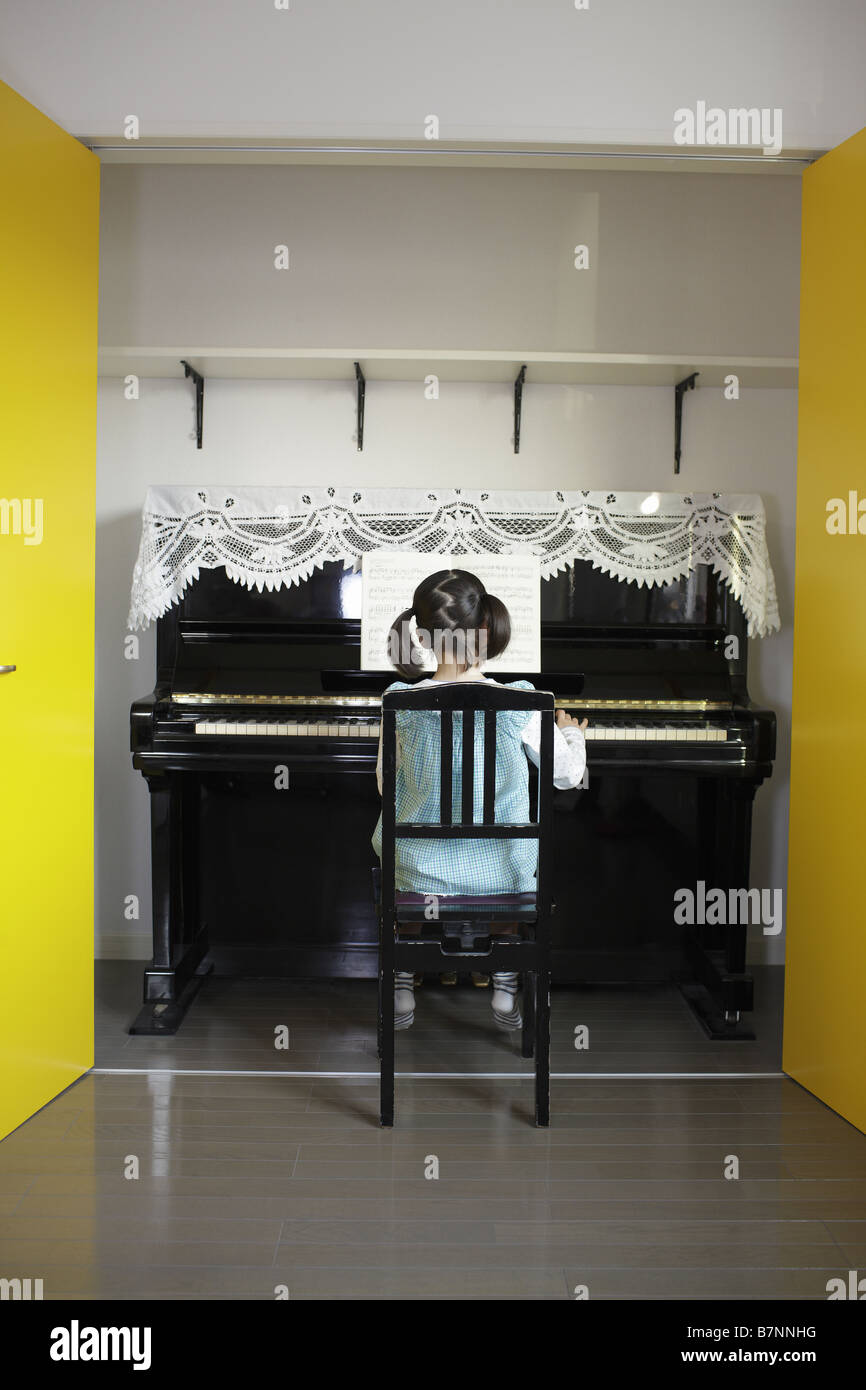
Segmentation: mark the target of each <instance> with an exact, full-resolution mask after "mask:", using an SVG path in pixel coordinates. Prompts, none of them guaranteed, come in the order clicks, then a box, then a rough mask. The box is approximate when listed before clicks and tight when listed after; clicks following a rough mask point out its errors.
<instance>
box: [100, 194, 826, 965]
mask: <svg viewBox="0 0 866 1390" xmlns="http://www.w3.org/2000/svg"><path fill="white" fill-rule="evenodd" d="M103 172H104V204H103V229H102V257H103V262H102V280H101V314H102V326H101V332H100V341H101V343H103V344H104V345H112V346H116V345H120V344H128V345H134V344H138V345H146V346H151V345H155V344H159V343H173V344H178V345H183V344H189V345H213V346H218V345H225V346H230V345H238V346H244V345H246V346H254V345H258V346H267V345H271V346H299V345H306V346H316V347H322V346H329V345H332V346H335V345H340V344H343V343H345V344H347V345H348V346H352V345H355V344H362V345H363V346H366V347H376V346H381V347H400V346H406V347H408V346H413V347H443V348H444V347H449V346H451V347H479V348H482V347H488V348H512V347H513V348H520V347H524V348H526V349H527V350H529V349H532V348H535V349H538V350H543V349H544V348H550V349H555V348H559V349H562V350H575V351H577V350H589V349H592V348H596V349H598V350H602V351H630V350H633V351H644V352H679V351H682V352H684V353H685V354H689V353H705V354H724V353H737V354H745V355H750V354H777V355H780V356H794V355H796V349H797V344H796V323H797V308H798V283H799V281H798V275H799V260H798V258H799V184H798V182H797V181H795V180H793V179H780V178H772V179H771V178H767V179H764V178H759V177H754V176H752V177H726V176H706V175H701V176H692V175H677V176H658V175H651V174H622V175H617V174H602V175H591V174H572V173H558V174H537V173H535V172H533V173H531V174H525V173H522V172H519V171H513V172H510V173H507V172H505V171H498V170H497V171H480V172H478V173H475V174H469V173H468V172H467V171H464V170H460V171H446V170H431V171H426V170H425V171H419V170H402V171H401V170H375V171H369V172H365V171H358V170H340V169H328V170H324V169H314V170H310V169H286V168H280V169H238V168H225V167H221V168H211V169H202V168H191V169H179V168H143V169H137V170H131V169H128V168H120V167H111V168H106V169H105V170H104V171H103ZM596 224H597V228H598V231H597V256H596V270H595V272H594V276H593V278H592V280H591V281H590V280H587V281H586V282H585V283H581V282H580V276H579V275H578V273H577V272H575V271H573V270H572V269H571V266H570V259H569V257H568V249H569V248H570V246H572V245H573V244H574V241H575V240H580V239H584V238H583V237H581V236H580V235H575V227H576V226H578V228H579V231H582V230H583V228H585V227H586V226H590V227H594V226H595V225H596ZM280 241H287V242H288V243H289V245H290V247H291V248H292V256H293V263H292V264H293V268H292V270H291V271H289V272H288V273H287V274H286V276H284V277H283V279H282V280H281V279H279V278H278V277H277V273H276V272H274V271H273V270H272V269H271V268H270V267H271V259H270V258H271V248H272V247H273V245H274V244H276V243H277V242H280ZM672 395H673V393H672V392H671V391H669V390H667V389H664V390H663V389H655V388H643V387H641V388H637V387H605V388H596V387H592V388H577V387H553V386H549V387H540V386H533V385H532V383H531V380H530V381H529V384H528V386H527V389H526V392H525V395H524V412H523V432H522V440H521V453H520V455H519V456H517V457H515V455H514V454H513V452H512V446H511V442H510V436H511V399H510V392H509V389H508V387H503V386H497V385H490V384H486V385H485V384H480V385H471V384H462V385H454V386H448V385H447V384H445V385H443V389H442V393H441V397H440V399H439V400H438V401H437V402H430V401H427V400H425V399H424V395H423V391H422V386H421V380H420V379H419V382H418V383H411V382H409V383H384V384H381V383H375V382H372V383H370V384H369V386H368V390H367V411H366V431H365V444H364V451H363V453H362V454H358V452H357V449H356V446H355V441H354V437H353V435H354V395H353V389H352V386H351V385H350V383H349V382H346V383H345V384H343V383H335V382H329V383H324V382H307V383H303V382H262V381H253V382H236V381H210V382H209V383H208V385H207V388H206V392H205V435H204V437H205V447H204V449H203V450H202V451H201V452H198V451H197V450H196V448H195V441H194V438H193V437H192V427H193V412H192V390H191V387H190V385H189V383H187V382H186V381H184V380H183V377H182V375H181V376H179V377H178V378H177V379H176V380H166V379H160V380H157V381H144V382H143V383H142V396H141V399H140V400H139V401H137V402H130V401H126V400H124V398H123V393H122V385H121V382H120V381H119V380H109V379H103V380H102V381H101V383H100V396H99V465H98V498H97V521H98V532H97V534H98V541H97V768H96V778H97V951H98V953H99V954H101V955H106V956H113V955H139V956H144V955H146V954H147V953H148V952H147V942H148V939H149V938H148V934H147V930H146V926H145V925H144V924H146V923H147V921H148V920H149V914H150V898H149V883H148V865H149V842H148V822H147V815H148V795H147V791H146V788H145V786H144V783H143V780H142V779H141V778H140V777H139V776H138V774H134V773H133V772H132V770H131V766H130V758H129V752H128V713H129V704H130V702H131V701H132V700H133V699H134V698H135V697H136V696H139V695H142V694H144V693H145V692H146V691H148V690H150V689H151V688H152V686H153V683H154V679H155V672H154V641H153V629H151V630H149V631H148V632H147V633H145V634H143V636H142V637H141V646H140V656H139V659H138V660H137V661H127V660H125V659H124V648H123V643H124V637H125V633H126V626H125V624H126V614H127V609H128V599H129V582H130V577H131V571H132V565H133V561H134V558H135V553H136V549H137V542H138V518H139V515H140V510H141V503H142V500H143V495H144V490H145V488H146V486H147V484H148V483H151V482H189V483H195V482H206V483H229V484H231V483H237V482H238V481H239V480H243V481H245V482H247V483H263V484H267V483H280V482H282V483H303V482H306V481H310V480H315V481H317V482H322V481H326V480H327V481H331V482H334V483H337V484H340V483H351V482H356V481H357V482H363V483H365V484H368V485H375V484H379V485H394V484H405V483H406V482H407V481H410V482H412V483H416V484H419V485H423V484H425V483H429V484H430V485H438V486H464V487H473V486H477V487H482V486H483V487H487V486H490V487H502V488H509V487H518V486H526V485H527V483H528V484H529V485H530V486H532V487H538V488H546V487H556V486H565V487H569V488H577V487H588V488H596V487H608V486H610V487H620V488H631V487H633V488H643V487H647V488H656V489H663V490H678V489H679V488H680V487H682V488H683V490H684V491H685V490H692V489H694V490H701V489H719V490H742V491H756V492H760V493H761V494H762V496H763V497H764V501H765V505H766V508H767V514H768V521H769V543H770V551H771V555H772V558H773V562H774V566H775V571H776V578H777V583H778V587H779V598H780V606H781V610H782V615H783V630H782V632H781V633H779V634H778V635H776V636H774V637H770V638H767V639H764V641H762V642H756V643H754V644H753V645H752V657H751V660H752V678H751V693H752V696H753V698H755V699H760V700H762V701H764V702H766V703H767V704H769V705H771V706H772V707H773V708H774V709H776V711H777V713H778V716H779V756H778V761H777V764H776V768H775V774H774V776H773V778H772V780H771V782H770V783H769V784H767V786H766V787H764V788H763V789H762V790H761V791H759V793H758V797H757V806H756V827H755V835H754V842H753V844H754V864H753V878H752V881H753V883H754V884H755V885H757V886H762V887H769V888H775V887H780V888H783V887H784V885H785V881H786V841H787V805H788V800H787V780H788V741H789V733H788V730H789V711H790V689H791V617H792V595H793V564H794V483H795V452H796V393H795V392H793V391H776V390H744V391H743V392H742V395H741V399H740V400H739V401H738V402H726V401H724V400H723V399H722V397H721V394H720V393H719V392H715V391H710V390H703V391H700V390H699V391H696V392H694V393H690V394H689V396H688V397H687V399H686V403H685V411H686V420H685V432H684V460H683V472H682V474H681V477H680V479H679V481H678V480H676V479H675V477H674V475H673V462H672V450H673V443H672V417H673V401H672ZM132 893H135V894H137V895H139V897H140V899H141V920H140V921H139V922H138V923H136V922H126V921H124V917H123V900H124V898H125V897H126V896H127V895H128V894H132ZM782 949H783V945H782V942H781V941H780V940H776V939H766V938H759V939H758V940H757V941H756V942H755V951H756V954H757V955H759V956H760V954H761V953H762V952H764V951H766V952H767V955H768V958H770V959H778V958H779V955H780V952H781V950H782Z"/></svg>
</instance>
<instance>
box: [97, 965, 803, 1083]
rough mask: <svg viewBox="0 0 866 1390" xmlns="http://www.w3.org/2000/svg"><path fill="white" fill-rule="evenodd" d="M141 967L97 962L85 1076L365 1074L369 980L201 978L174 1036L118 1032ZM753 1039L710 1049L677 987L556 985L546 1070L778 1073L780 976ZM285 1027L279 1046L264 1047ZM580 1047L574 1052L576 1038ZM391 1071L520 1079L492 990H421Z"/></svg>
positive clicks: (762, 975)
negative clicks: (92, 1056)
mask: <svg viewBox="0 0 866 1390" xmlns="http://www.w3.org/2000/svg"><path fill="white" fill-rule="evenodd" d="M143 969H144V962H143V961H141V962H137V961H99V962H97V975H96V979H97V1013H96V1066H97V1067H108V1068H112V1069H115V1068H123V1069H131V1070H135V1069H136V1068H142V1067H145V1068H160V1069H165V1068H170V1069H179V1070H193V1071H194V1070H200V1069H204V1070H207V1071H221V1070H225V1071H265V1072H270V1071H276V1072H280V1073H290V1072H303V1073H321V1072H337V1073H351V1074H357V1073H362V1074H368V1075H374V1074H375V1073H376V1071H377V1068H378V1061H377V1058H376V986H375V983H374V982H373V981H372V980H308V981H303V980H301V981H298V980H250V979H231V978H226V977H215V976H211V977H209V978H208V979H207V980H206V982H205V984H204V985H203V987H202V990H201V992H200V993H199V995H198V998H197V999H196V1000H195V1002H194V1004H193V1006H192V1008H191V1009H190V1011H189V1013H188V1015H187V1017H186V1019H185V1020H184V1023H183V1025H182V1027H181V1029H180V1031H179V1032H178V1033H177V1034H175V1036H174V1037H172V1038H148V1037H133V1036H131V1035H130V1033H129V1032H128V1031H127V1030H128V1028H129V1025H130V1023H131V1021H132V1020H133V1018H134V1017H135V1015H136V1013H137V1012H138V1009H139V1006H140V1001H141V989H142V971H143ZM755 975H756V988H755V995H756V1003H757V1008H756V1011H755V1014H754V1025H755V1032H756V1034H757V1037H756V1040H755V1041H754V1042H713V1041H711V1040H710V1039H708V1038H707V1036H706V1034H705V1033H704V1031H703V1029H702V1028H701V1026H700V1025H699V1023H698V1022H697V1021H696V1019H695V1017H694V1015H693V1014H692V1012H691V1010H690V1009H689V1007H688V1005H687V1004H686V1002H685V1000H684V999H683V997H682V995H681V994H680V992H679V991H678V990H677V988H676V987H675V986H674V985H653V986H634V987H629V988H625V987H619V988H616V987H601V986H598V987H593V988H582V989H576V988H572V989H554V991H553V993H552V998H551V1070H552V1071H553V1072H554V1074H556V1073H559V1074H564V1075H571V1074H574V1073H577V1074H579V1075H584V1074H598V1073H602V1074H610V1073H614V1074H617V1075H621V1074H623V1073H626V1074H630V1073H635V1074H640V1075H647V1074H651V1075H658V1074H661V1075H668V1074H678V1073H683V1072H686V1073H688V1074H698V1075H711V1076H713V1075H718V1074H719V1073H730V1072H734V1073H750V1074H753V1073H756V1072H758V1073H771V1074H778V1073H780V1072H781V1059H782V1041H781V1039H782V981H783V970H782V969H781V968H780V967H775V968H767V969H762V970H756V971H755ZM280 1025H285V1027H286V1028H287V1029H288V1046H287V1047H285V1048H279V1049H278V1048H276V1047H275V1046H274V1040H275V1031H274V1030H275V1029H276V1028H278V1027H279V1026H280ZM582 1025H585V1026H586V1027H587V1029H588V1039H587V1041H588V1047H581V1049H580V1050H578V1049H576V1048H575V1029H576V1028H579V1027H581V1026H582ZM397 1068H398V1070H400V1071H404V1072H413V1073H426V1074H431V1073H432V1074H434V1075H435V1074H439V1073H442V1072H447V1073H448V1074H449V1075H451V1074H454V1073H463V1074H466V1075H473V1074H477V1073H479V1072H482V1073H489V1072H492V1073H506V1074H512V1075H514V1074H516V1075H518V1076H521V1075H527V1076H529V1075H530V1074H531V1072H532V1062H531V1061H525V1060H524V1059H523V1058H522V1057H521V1056H520V1040H519V1037H518V1036H517V1035H516V1034H514V1033H510V1034H509V1033H507V1032H503V1031H502V1030H500V1029H497V1028H496V1027H494V1025H493V1023H492V1020H491V1010H490V990H489V989H475V988H473V987H472V986H471V985H469V984H464V985H459V986H457V987H443V986H441V985H440V984H439V983H438V980H433V981H426V982H425V983H424V985H422V986H421V987H420V988H419V989H418V990H417V991H416V1011H415V1023H414V1024H413V1026H412V1027H411V1028H410V1029H408V1030H407V1031H406V1032H403V1033H398V1034H397Z"/></svg>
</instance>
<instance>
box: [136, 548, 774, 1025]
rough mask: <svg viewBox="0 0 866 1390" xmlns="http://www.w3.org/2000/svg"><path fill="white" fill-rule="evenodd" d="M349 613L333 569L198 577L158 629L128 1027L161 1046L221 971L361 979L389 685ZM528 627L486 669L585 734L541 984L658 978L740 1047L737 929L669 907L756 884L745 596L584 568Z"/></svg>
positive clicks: (766, 753)
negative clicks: (537, 639) (515, 660)
mask: <svg viewBox="0 0 866 1390" xmlns="http://www.w3.org/2000/svg"><path fill="white" fill-rule="evenodd" d="M465 567H466V568H467V569H469V570H471V568H472V560H471V556H467V557H466V561H465ZM432 568H435V559H433V558H431V569H432ZM359 612H360V594H359V576H358V575H357V574H355V573H353V572H352V571H350V570H346V569H344V568H343V566H342V564H340V563H337V562H334V563H327V564H325V565H324V567H323V568H322V569H318V570H316V571H315V572H314V573H313V575H312V576H311V577H310V578H309V579H308V580H306V581H304V582H302V583H301V584H299V585H296V586H293V587H291V588H283V589H280V590H277V591H275V592H271V593H268V592H264V593H259V592H258V591H256V590H248V589H246V588H243V587H241V586H240V585H238V584H235V583H234V582H232V581H231V580H230V579H229V578H228V577H227V576H226V574H225V572H224V571H223V570H222V569H214V570H206V571H204V572H203V573H202V574H201V576H200V578H199V579H198V580H197V581H196V583H194V584H193V585H192V586H191V587H190V588H189V589H188V590H187V591H186V593H185V595H184V597H183V598H182V600H181V601H180V603H179V604H177V605H176V606H175V607H174V608H172V609H171V610H170V611H169V612H168V613H166V614H165V615H164V616H163V617H161V618H160V619H159V620H158V625H157V679H156V685H155V687H154V689H153V691H152V692H151V693H150V694H149V695H147V696H145V697H144V698H143V699H140V700H137V701H136V702H135V703H134V704H133V706H132V710H131V747H132V755H133V757H132V762H133V767H134V768H136V769H137V770H138V771H139V772H141V773H142V774H143V776H144V778H145V780H146V783H147V786H148V789H149V792H150V812H151V859H152V863H151V870H152V885H153V959H152V961H151V962H150V963H149V965H148V966H147V968H146V970H145V974H144V1007H143V1008H142V1009H141V1011H140V1013H139V1014H138V1016H137V1018H136V1019H135V1021H134V1023H133V1024H132V1027H131V1029H130V1031H131V1032H133V1033H148V1034H168V1033H173V1032H175V1031H176V1030H177V1028H178V1026H179V1025H180V1023H181V1021H182V1019H183V1017H184V1014H185V1012H186V1009H187V1008H188V1006H189V1004H190V1002H191V1000H192V999H193V997H194V995H195V993H196V992H197V989H198V988H199V986H200V984H201V982H202V979H203V978H204V976H205V975H206V973H207V972H208V971H209V970H210V969H212V968H214V967H215V968H216V969H217V970H218V971H219V972H221V973H229V974H246V975H267V976H290V977H307V978H311V977H319V978H322V977H325V978H328V977H330V978H335V977H347V976H354V977H374V976H375V975H376V923H375V916H374V912H373V905H372V901H371V891H370V877H371V876H370V869H371V866H372V865H373V864H375V863H376V862H377V861H376V859H375V856H374V853H373V850H372V847H371V844H370V836H371V834H372V831H373V828H374V825H375V822H376V819H377V816H378V813H379V797H378V792H377V787H376V778H375V763H376V753H377V743H378V734H379V715H380V701H381V692H382V690H383V689H384V688H385V686H386V685H388V684H389V682H390V680H391V679H393V677H392V676H391V675H389V674H388V673H387V672H370V671H361V670H360V669H359V656H360V620H359ZM541 614H542V655H541V671H540V672H536V673H533V672H526V671H515V672H514V673H513V674H512V675H508V674H505V673H500V674H498V675H497V679H500V680H503V681H505V680H509V679H517V678H519V677H526V678H528V679H530V680H533V681H534V683H535V684H536V685H538V686H539V687H540V688H542V689H546V690H552V691H553V692H554V694H555V696H556V702H557V705H558V706H559V707H560V708H564V709H566V710H568V711H570V712H573V713H575V714H578V715H581V716H586V717H587V718H588V719H589V721H590V722H589V728H588V729H587V733H586V737H587V779H586V783H587V784H586V786H585V787H584V788H582V789H579V790H576V791H569V792H557V793H556V796H555V803H556V810H557V815H556V817H555V821H556V827H555V836H554V842H555V847H556V879H555V899H556V905H557V906H556V913H555V916H554V936H553V952H552V964H553V980H554V984H556V983H566V982H581V983H585V984H602V983H611V982H616V983H621V984H637V983H649V982H660V981H675V982H676V983H677V984H678V985H679V987H680V988H681V990H682V991H683V993H684V995H685V997H686V998H687V999H688V1001H689V1004H690V1005H691V1006H692V1007H693V1008H694V1009H695V1011H696V1013H697V1015H698V1016H699V1017H700V1019H701V1021H702V1023H703V1025H704V1027H705V1028H706V1030H707V1032H708V1033H709V1034H710V1036H712V1037H715V1038H742V1037H750V1036H753V1034H752V1033H751V1031H750V1029H749V1023H748V1019H747V1018H746V1017H745V1016H746V1015H748V1014H749V1012H750V1011H751V1009H752V1007H753V981H752V978H751V976H750V975H749V973H748V972H747V970H746V930H747V929H746V925H745V924H742V923H741V924H740V925H736V924H735V925H724V926H719V925H702V924H700V923H695V924H686V925H680V924H678V923H677V921H675V917H674V894H675V893H676V892H677V890H679V889H683V888H685V889H691V890H692V891H695V890H696V885H697V884H698V883H699V881H703V883H704V884H705V885H706V888H707V890H709V888H710V887H716V888H721V889H722V890H724V891H725V892H727V891H728V890H730V889H742V888H747V887H748V886H749V854H750V840H751V813H752V803H753V799H754V795H755V791H756V788H757V787H758V786H759V785H760V784H761V782H762V781H763V780H764V778H765V777H768V776H769V775H770V773H771V771H772V764H773V758H774V755H775V732H776V724H775V716H774V714H773V713H772V712H771V711H769V710H766V709H759V708H757V707H756V706H755V705H753V704H752V702H751V700H750V699H749V694H748V690H747V655H748V641H747V636H746V629H745V620H744V617H743V614H742V611H741V609H740V607H739V605H738V604H737V603H736V601H735V600H734V599H733V597H732V596H731V595H730V593H729V591H728V589H727V588H726V587H725V586H724V585H723V584H722V582H721V580H720V579H719V578H718V576H717V575H715V574H714V573H713V571H712V570H711V569H710V568H709V567H708V566H705V565H700V566H698V567H697V568H696V569H695V570H694V571H693V572H692V573H691V574H690V575H689V576H687V577H686V578H684V579H682V580H678V581H676V582H675V583H671V584H667V585H664V586H661V587H654V588H638V587H636V586H634V585H630V584H625V583H621V582H619V581H618V580H616V579H613V578H611V577H609V576H607V575H604V574H602V573H601V572H599V571H597V570H594V569H593V568H592V567H591V565H590V564H589V563H588V562H586V561H577V562H575V563H574V564H573V565H572V566H570V567H569V568H568V569H566V570H565V571H563V572H561V573H560V574H558V575H557V576H555V577H554V578H552V579H550V580H546V581H544V582H543V583H542V600H541ZM395 616H396V615H395Z"/></svg>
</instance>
